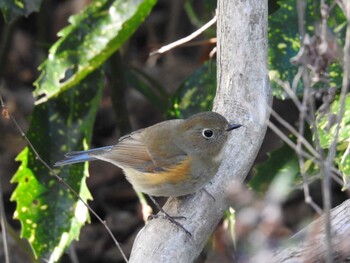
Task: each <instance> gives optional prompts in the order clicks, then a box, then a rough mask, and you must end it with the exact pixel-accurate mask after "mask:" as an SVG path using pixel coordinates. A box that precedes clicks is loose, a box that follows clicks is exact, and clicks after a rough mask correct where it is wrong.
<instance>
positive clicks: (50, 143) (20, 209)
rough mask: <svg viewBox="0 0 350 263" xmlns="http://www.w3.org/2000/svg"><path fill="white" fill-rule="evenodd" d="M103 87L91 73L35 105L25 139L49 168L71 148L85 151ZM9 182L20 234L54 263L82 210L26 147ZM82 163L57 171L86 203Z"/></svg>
mask: <svg viewBox="0 0 350 263" xmlns="http://www.w3.org/2000/svg"><path fill="white" fill-rule="evenodd" d="M102 87H103V74H102V73H101V71H96V72H94V73H93V74H91V75H90V76H89V77H88V78H86V79H85V81H84V82H83V83H81V84H80V85H79V86H76V87H75V88H74V89H71V90H68V91H67V92H65V93H62V94H61V96H59V97H57V98H55V99H52V100H50V101H49V102H48V103H45V104H41V105H37V106H36V107H35V109H34V112H33V113H32V116H31V118H32V119H31V124H30V127H29V131H28V134H27V136H28V139H29V140H30V141H31V143H32V144H33V145H34V147H35V148H36V150H37V151H38V153H39V155H40V156H41V157H42V158H43V160H44V161H45V162H47V163H48V164H49V165H52V164H54V163H55V162H56V161H58V160H60V159H62V158H63V155H64V153H66V152H67V151H71V150H79V149H82V148H83V145H84V148H87V145H88V144H89V142H90V138H91V134H92V128H93V123H94V120H95V115H96V111H97V108H98V105H99V101H100V98H101V93H102ZM17 160H18V161H21V165H20V167H19V168H18V170H17V172H16V174H15V175H14V177H13V178H12V182H13V183H17V187H16V189H15V191H14V192H13V194H12V197H11V200H14V201H16V202H17V207H16V212H15V215H14V217H15V218H16V219H19V220H20V221H21V226H22V229H21V236H22V237H25V238H27V239H28V241H29V243H30V245H31V246H32V249H33V251H34V254H35V256H36V257H44V258H46V259H48V260H49V262H55V261H57V260H58V259H59V258H60V256H61V255H62V253H63V252H64V250H65V249H66V248H67V247H68V246H69V244H70V243H71V242H72V240H74V239H77V238H78V237H79V232H80V228H81V227H82V226H83V225H84V223H85V222H86V220H87V218H88V213H87V208H86V207H85V206H84V205H83V203H82V202H81V201H79V200H78V198H77V197H76V196H74V195H73V194H72V193H71V192H70V191H69V190H67V189H66V188H65V187H64V186H63V185H62V184H60V183H59V181H58V180H57V179H56V178H55V177H54V176H53V175H52V174H50V172H49V171H48V169H47V168H46V167H45V166H44V165H42V164H41V163H40V162H39V161H38V160H37V159H36V157H35V155H34V153H33V151H32V150H31V149H29V148H28V147H27V148H25V149H24V150H23V151H22V152H21V153H20V154H19V155H18V157H17ZM87 169H88V167H87V165H83V164H80V165H74V166H70V167H64V168H62V169H59V170H57V172H58V173H59V175H60V176H61V177H62V178H63V180H64V181H65V182H67V183H68V184H69V185H70V186H71V187H72V188H73V189H74V190H75V191H76V192H77V193H78V194H79V195H80V196H81V197H82V198H83V200H85V201H86V200H88V199H91V195H90V193H89V191H88V189H87V186H86V183H85V179H86V176H87V175H88V170H87Z"/></svg>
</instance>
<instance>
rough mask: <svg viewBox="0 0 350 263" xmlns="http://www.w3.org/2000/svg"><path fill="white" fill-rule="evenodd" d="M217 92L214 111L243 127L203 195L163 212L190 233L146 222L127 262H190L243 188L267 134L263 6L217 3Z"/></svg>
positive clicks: (257, 0)
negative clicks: (235, 189) (238, 185)
mask: <svg viewBox="0 0 350 263" xmlns="http://www.w3.org/2000/svg"><path fill="white" fill-rule="evenodd" d="M217 17H218V26H217V28H218V29H217V33H218V35H217V37H218V54H217V56H218V59H217V61H218V73H217V76H218V89H217V95H216V98H215V103H214V105H215V106H214V110H215V111H217V112H220V113H222V114H223V115H225V116H226V117H227V118H228V119H229V120H232V121H234V122H236V123H241V124H243V125H244V127H242V128H240V129H239V130H237V132H235V133H234V136H231V138H230V141H229V143H228V147H227V151H226V157H225V160H224V162H223V165H222V166H221V168H220V170H219V172H218V174H217V175H216V176H215V178H214V179H213V181H212V184H211V185H208V186H207V187H206V190H207V191H208V192H210V193H211V194H212V195H213V196H214V198H215V200H214V199H213V198H212V197H211V196H209V195H207V194H206V193H202V192H199V193H197V194H195V195H191V196H186V197H182V198H170V199H169V200H168V202H167V203H166V204H165V206H164V209H165V210H166V211H168V213H169V214H171V215H180V216H184V217H186V220H179V222H180V223H182V224H183V226H184V227H185V228H186V229H187V230H189V231H190V232H191V233H192V237H190V236H189V235H187V234H186V233H185V232H184V231H183V230H182V229H179V228H178V227H176V226H175V225H173V224H171V223H170V222H169V221H167V220H162V219H156V220H152V221H150V222H149V223H148V224H147V225H146V226H145V227H144V228H143V229H142V230H141V232H140V233H139V235H138V236H137V238H136V240H135V243H134V246H133V249H132V252H131V258H130V262H166V263H168V262H193V261H194V260H195V259H196V258H197V257H198V255H199V254H200V252H201V251H202V249H203V247H204V245H205V244H206V242H207V240H208V238H209V236H210V234H211V233H212V231H213V230H214V228H215V226H216V225H217V224H218V222H219V221H220V219H221V218H222V215H223V213H224V211H225V210H226V209H227V208H228V202H227V200H226V194H225V193H227V192H228V191H229V189H228V188H229V186H230V185H232V183H233V182H242V181H243V179H244V178H245V176H246V175H247V173H248V171H249V170H250V168H251V165H252V163H253V161H254V159H255V157H256V154H257V152H258V150H259V148H260V145H261V143H262V140H263V137H264V135H265V131H266V121H265V120H266V118H267V117H268V115H269V110H268V109H269V105H270V103H271V94H270V88H269V83H268V72H267V1H266V0H265V1H262V0H247V1H238V0H232V1H227V0H219V1H218V13H217Z"/></svg>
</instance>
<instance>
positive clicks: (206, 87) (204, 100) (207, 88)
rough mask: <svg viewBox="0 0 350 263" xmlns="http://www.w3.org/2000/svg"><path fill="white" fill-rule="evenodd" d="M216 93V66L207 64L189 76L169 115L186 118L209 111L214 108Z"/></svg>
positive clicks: (177, 94)
mask: <svg viewBox="0 0 350 263" xmlns="http://www.w3.org/2000/svg"><path fill="white" fill-rule="evenodd" d="M215 92H216V65H215V63H214V62H212V61H209V62H205V63H204V64H203V65H202V66H201V67H200V68H199V69H197V70H196V71H195V72H194V73H193V74H192V75H191V76H189V77H188V78H187V79H186V80H185V81H184V82H183V83H182V84H181V86H180V87H179V89H178V90H177V91H176V93H175V95H174V96H173V98H172V106H171V109H170V110H169V113H168V114H169V115H170V116H172V117H177V118H186V117H189V116H190V115H193V114H195V113H198V112H201V111H209V110H211V109H212V107H213V100H214V97H215Z"/></svg>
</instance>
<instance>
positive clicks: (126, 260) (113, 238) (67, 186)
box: [0, 94, 128, 263]
mask: <svg viewBox="0 0 350 263" xmlns="http://www.w3.org/2000/svg"><path fill="white" fill-rule="evenodd" d="M0 101H1V109H2V112H3V111H6V112H7V114H8V116H9V117H10V119H11V120H12V122H13V123H14V124H15V126H16V128H17V130H18V131H19V132H20V134H21V137H22V138H23V139H24V140H25V141H26V143H27V144H28V146H29V148H30V149H31V150H32V151H33V153H34V155H35V158H36V159H37V160H38V161H39V162H41V163H42V164H43V165H44V166H45V167H46V168H47V169H48V170H49V171H50V172H51V174H53V175H54V176H55V177H56V179H57V180H58V182H60V183H61V184H62V185H63V186H64V187H66V188H67V189H68V190H69V191H71V193H73V194H74V196H76V197H77V198H78V199H79V201H81V202H82V203H83V204H84V205H85V207H86V208H87V209H88V210H89V211H90V213H92V214H93V215H94V216H95V217H96V218H97V220H98V221H99V222H100V223H101V224H102V225H103V226H104V227H105V229H106V230H107V232H108V234H109V235H110V237H111V238H112V240H113V241H114V243H115V245H116V246H117V248H118V250H119V251H120V253H121V255H122V257H123V259H124V261H125V262H126V263H128V259H127V257H126V255H125V254H124V252H123V250H122V248H121V246H120V244H119V242H118V241H117V239H116V238H115V237H114V235H113V233H112V231H111V229H110V228H109V227H108V225H107V223H106V221H105V220H103V219H102V218H101V217H100V216H99V215H98V214H97V213H96V212H95V211H94V210H93V209H92V208H91V207H90V206H89V204H88V203H87V202H85V201H84V200H83V198H82V197H80V195H79V194H78V193H77V192H76V191H75V190H74V189H73V188H72V187H71V186H70V185H69V184H67V183H66V182H65V181H64V180H63V178H62V177H60V176H59V175H58V174H57V173H56V172H55V171H54V170H53V169H52V168H51V167H50V166H49V165H48V164H47V163H46V162H45V161H44V160H43V159H42V158H41V156H40V155H39V153H38V152H37V151H36V149H35V147H34V146H33V144H32V143H31V142H30V141H29V139H28V137H27V136H26V135H25V133H24V132H23V130H22V128H21V127H20V126H19V124H18V122H17V121H16V119H15V118H14V117H13V116H12V115H11V114H10V113H9V112H8V110H7V108H6V105H5V104H4V102H3V99H2V96H1V94H0Z"/></svg>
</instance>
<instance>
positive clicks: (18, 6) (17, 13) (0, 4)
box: [0, 0, 41, 23]
mask: <svg viewBox="0 0 350 263" xmlns="http://www.w3.org/2000/svg"><path fill="white" fill-rule="evenodd" d="M40 4H41V0H1V1H0V9H1V11H2V14H3V15H4V18H5V21H6V22H7V23H12V22H14V21H15V20H16V19H17V18H19V17H22V16H28V15H30V14H31V13H32V12H38V11H39V8H40Z"/></svg>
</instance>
